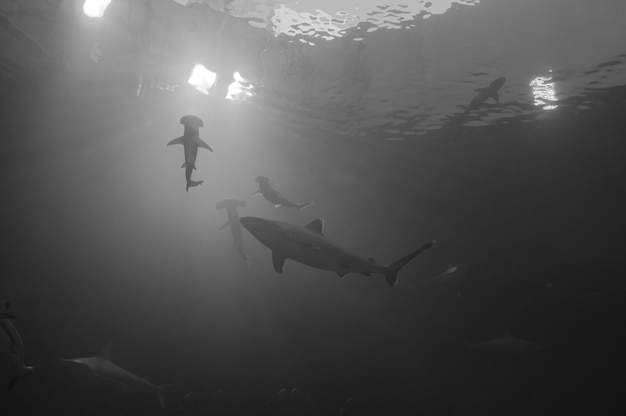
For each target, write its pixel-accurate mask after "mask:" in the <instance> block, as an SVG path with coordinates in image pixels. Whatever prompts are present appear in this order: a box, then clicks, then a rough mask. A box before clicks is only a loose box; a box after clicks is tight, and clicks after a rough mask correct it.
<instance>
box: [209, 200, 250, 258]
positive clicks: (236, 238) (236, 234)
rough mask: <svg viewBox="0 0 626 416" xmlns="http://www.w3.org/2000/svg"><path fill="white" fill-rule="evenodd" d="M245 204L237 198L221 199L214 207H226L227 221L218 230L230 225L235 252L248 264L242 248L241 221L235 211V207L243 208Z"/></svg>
mask: <svg viewBox="0 0 626 416" xmlns="http://www.w3.org/2000/svg"><path fill="white" fill-rule="evenodd" d="M245 206H246V203H245V202H244V201H240V200H238V199H225V200H223V201H220V202H218V203H217V204H215V208H216V209H226V214H227V215H228V221H226V222H225V223H224V225H222V226H221V227H220V230H223V229H224V228H226V227H230V233H231V235H232V236H233V242H234V243H235V249H236V250H237V253H239V255H240V256H241V258H243V259H244V260H245V262H246V265H247V264H248V256H247V254H246V252H245V250H244V249H243V230H242V229H241V223H240V222H239V213H238V212H237V208H243V207H245Z"/></svg>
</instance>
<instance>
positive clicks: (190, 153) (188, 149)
mask: <svg viewBox="0 0 626 416" xmlns="http://www.w3.org/2000/svg"><path fill="white" fill-rule="evenodd" d="M180 124H183V125H184V126H185V130H184V133H183V135H182V136H180V137H177V138H175V139H174V140H172V141H170V142H169V143H168V144H167V145H168V146H170V145H173V144H181V145H183V149H184V153H185V162H184V163H183V165H182V166H181V167H182V168H185V179H186V180H187V188H186V190H187V191H188V190H189V188H191V187H192V186H198V185H201V184H202V181H194V180H192V179H191V173H192V172H193V171H194V170H195V169H196V158H197V156H198V148H200V147H202V148H204V149H207V150H210V151H211V152H212V151H213V149H211V147H210V146H209V145H208V144H207V143H206V142H205V141H204V140H202V139H201V138H200V133H199V130H200V127H204V122H203V121H202V120H201V119H200V118H198V117H196V116H192V115H189V116H184V117H182V118H181V119H180Z"/></svg>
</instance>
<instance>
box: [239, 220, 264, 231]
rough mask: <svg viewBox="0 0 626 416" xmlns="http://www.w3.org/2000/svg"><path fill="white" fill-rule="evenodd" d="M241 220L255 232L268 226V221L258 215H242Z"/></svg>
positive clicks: (246, 227) (249, 229) (245, 226)
mask: <svg viewBox="0 0 626 416" xmlns="http://www.w3.org/2000/svg"><path fill="white" fill-rule="evenodd" d="M239 222H240V223H241V225H243V227H244V228H245V229H246V230H248V231H250V232H251V233H252V234H254V232H255V231H258V230H260V229H263V228H264V227H266V226H267V221H265V220H264V219H262V218H257V217H241V218H240V219H239Z"/></svg>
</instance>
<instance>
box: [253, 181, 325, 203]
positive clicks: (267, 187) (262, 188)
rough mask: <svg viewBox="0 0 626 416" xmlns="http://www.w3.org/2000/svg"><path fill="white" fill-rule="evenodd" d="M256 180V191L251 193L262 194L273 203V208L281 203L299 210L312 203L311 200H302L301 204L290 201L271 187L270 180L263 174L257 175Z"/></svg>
mask: <svg viewBox="0 0 626 416" xmlns="http://www.w3.org/2000/svg"><path fill="white" fill-rule="evenodd" d="M256 181H257V182H258V183H259V190H258V191H256V192H255V193H254V194H253V195H263V197H264V198H265V199H266V200H268V201H269V202H271V203H272V204H274V208H278V207H280V206H281V205H282V206H285V207H288V208H289V207H294V208H295V209H297V210H298V211H301V210H303V209H304V208H306V207H310V206H311V205H313V202H304V203H301V204H296V203H295V202H291V201H290V200H288V199H287V198H285V197H284V196H282V195H281V194H280V193H279V192H278V191H277V190H275V189H274V188H272V184H271V182H270V180H269V179H268V178H267V177H265V176H258V177H257V178H256Z"/></svg>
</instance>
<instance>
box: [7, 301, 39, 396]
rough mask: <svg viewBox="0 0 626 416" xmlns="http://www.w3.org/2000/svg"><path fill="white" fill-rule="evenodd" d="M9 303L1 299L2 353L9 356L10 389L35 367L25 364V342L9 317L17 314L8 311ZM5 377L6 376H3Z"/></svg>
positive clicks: (8, 386) (12, 317)
mask: <svg viewBox="0 0 626 416" xmlns="http://www.w3.org/2000/svg"><path fill="white" fill-rule="evenodd" d="M8 308H9V303H8V302H4V301H0V354H2V355H3V356H6V357H8V361H9V362H10V365H9V368H10V370H9V371H10V375H9V378H8V380H9V383H8V385H7V388H8V390H11V389H13V387H15V383H16V382H17V381H18V380H19V379H20V378H22V377H24V376H27V375H29V374H32V373H33V372H34V371H35V367H29V366H27V365H24V343H23V342H22V337H20V334H19V332H17V329H16V328H15V326H14V325H13V323H12V322H11V321H10V320H9V319H15V318H16V316H15V315H13V314H11V313H9V312H8ZM3 379H4V376H3Z"/></svg>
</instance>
